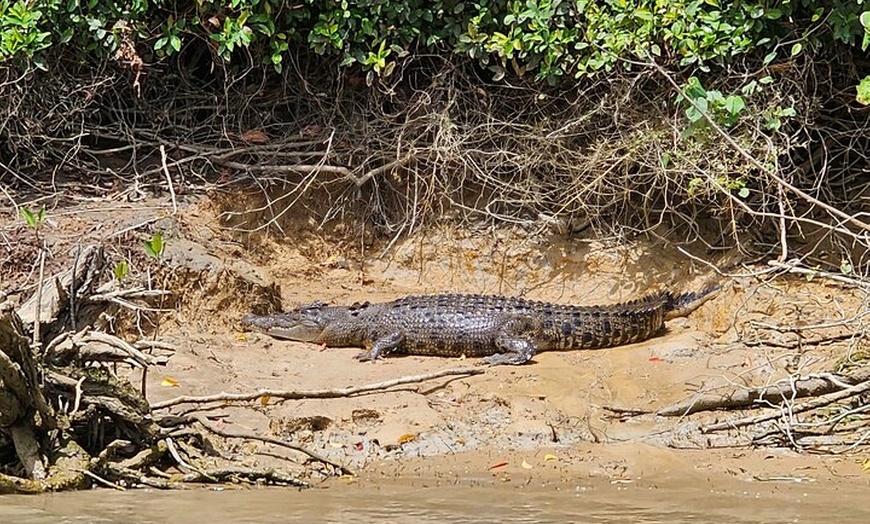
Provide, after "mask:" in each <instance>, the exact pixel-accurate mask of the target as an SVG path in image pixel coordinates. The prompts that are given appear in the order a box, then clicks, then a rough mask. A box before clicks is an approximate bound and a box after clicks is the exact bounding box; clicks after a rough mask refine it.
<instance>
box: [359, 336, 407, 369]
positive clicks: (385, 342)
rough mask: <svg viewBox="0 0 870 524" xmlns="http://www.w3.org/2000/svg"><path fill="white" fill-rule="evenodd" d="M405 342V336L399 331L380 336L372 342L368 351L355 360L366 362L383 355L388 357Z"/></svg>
mask: <svg viewBox="0 0 870 524" xmlns="http://www.w3.org/2000/svg"><path fill="white" fill-rule="evenodd" d="M404 340H405V335H404V334H402V332H400V331H396V332H393V333H390V334H389V335H385V336H382V337H380V338H378V339H377V340H375V341H374V343H373V344H372V348H371V349H369V350H368V351H363V352H362V353H360V354H359V355H357V356H356V359H357V360H359V361H361V362H365V361H367V360H371V361H375V360H377V359H379V358H381V357H382V356H384V355H389V354H390V353H391V352H393V351H395V350H396V348H398V347H399V345H400V344H401V343H402V342H403V341H404Z"/></svg>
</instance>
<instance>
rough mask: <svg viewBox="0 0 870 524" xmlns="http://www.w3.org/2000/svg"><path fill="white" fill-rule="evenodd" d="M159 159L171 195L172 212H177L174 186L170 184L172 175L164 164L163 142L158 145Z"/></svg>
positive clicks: (164, 150) (174, 213) (164, 149)
mask: <svg viewBox="0 0 870 524" xmlns="http://www.w3.org/2000/svg"><path fill="white" fill-rule="evenodd" d="M160 161H161V163H162V165H163V174H165V175H166V183H167V184H169V195H170V196H171V197H172V214H173V215H176V214H178V202H177V201H176V200H175V186H174V185H173V184H172V176H171V175H170V174H169V167H167V166H166V148H165V147H164V146H163V144H161V145H160Z"/></svg>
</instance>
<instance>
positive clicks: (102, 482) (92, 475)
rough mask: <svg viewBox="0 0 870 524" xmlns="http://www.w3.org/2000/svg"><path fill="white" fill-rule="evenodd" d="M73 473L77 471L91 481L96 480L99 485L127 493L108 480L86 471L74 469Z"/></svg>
mask: <svg viewBox="0 0 870 524" xmlns="http://www.w3.org/2000/svg"><path fill="white" fill-rule="evenodd" d="M73 471H77V472H79V473H81V474H83V475H85V476H87V477H91V478H92V479H94V480H96V481H97V482H99V483H100V484H103V485H105V486H108V487H110V488H112V489H116V490H118V491H127V488H125V487H124V486H121V485H120V484H115V483H114V482H111V481H108V480H106V479H104V478H103V477H101V476H99V475H97V474H96V473H94V472H93V471H88V470H86V469H80V468H75V469H73Z"/></svg>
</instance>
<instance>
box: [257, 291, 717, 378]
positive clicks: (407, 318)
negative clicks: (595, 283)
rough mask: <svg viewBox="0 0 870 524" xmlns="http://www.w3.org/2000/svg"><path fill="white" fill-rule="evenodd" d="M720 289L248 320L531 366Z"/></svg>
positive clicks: (607, 340) (659, 318)
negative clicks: (596, 301)
mask: <svg viewBox="0 0 870 524" xmlns="http://www.w3.org/2000/svg"><path fill="white" fill-rule="evenodd" d="M716 289H717V288H708V289H707V290H705V291H702V292H701V293H686V294H682V295H673V294H671V293H668V292H662V293H655V294H652V295H648V296H646V297H644V298H641V299H639V300H634V301H631V302H625V303H621V304H614V305H609V306H570V305H561V304H553V303H549V302H536V301H532V300H526V299H522V298H509V297H502V296H495V295H427V296H410V297H405V298H400V299H398V300H394V301H392V302H384V303H378V304H371V303H368V302H365V303H363V304H354V305H352V306H327V305H325V304H322V303H315V304H311V305H307V306H301V307H298V308H296V309H294V310H292V311H289V312H287V313H278V314H274V315H265V316H258V315H247V316H246V317H245V318H244V319H242V323H243V324H244V325H245V326H247V327H249V328H251V329H253V330H255V331H260V332H262V333H266V334H268V335H271V336H274V337H277V338H285V339H290V340H298V341H303V342H316V343H319V344H326V345H327V346H334V347H365V348H367V351H366V352H364V353H362V354H360V355H359V357H358V358H359V359H360V360H375V359H377V358H379V357H381V356H383V355H387V354H389V353H405V354H410V355H435V356H442V357H459V356H463V355H464V356H467V357H486V358H484V359H483V361H484V362H485V363H488V364H524V363H526V362H528V361H529V360H530V359H531V358H532V357H533V356H534V355H535V354H536V353H538V352H541V351H549V350H566V349H594V348H605V347H613V346H620V345H623V344H631V343H634V342H640V341H642V340H646V339H648V338H651V337H653V336H654V335H655V334H656V333H658V332H659V331H660V330H661V329H662V327H663V326H664V322H665V320H666V319H667V318H673V317H674V316H679V315H681V314H686V313H687V312H688V311H689V310H690V308H691V309H694V308H693V307H692V306H695V307H697V303H700V302H701V301H702V300H703V299H705V298H707V297H708V296H709V295H710V294H711V293H712V292H713V291H715V290H716Z"/></svg>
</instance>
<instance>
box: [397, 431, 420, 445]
mask: <svg viewBox="0 0 870 524" xmlns="http://www.w3.org/2000/svg"><path fill="white" fill-rule="evenodd" d="M415 440H417V435H414V434H413V433H405V434H404V435H402V436H401V437H399V441H398V442H399V445H400V446H401V445H402V444H407V443H408V442H414V441H415Z"/></svg>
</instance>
